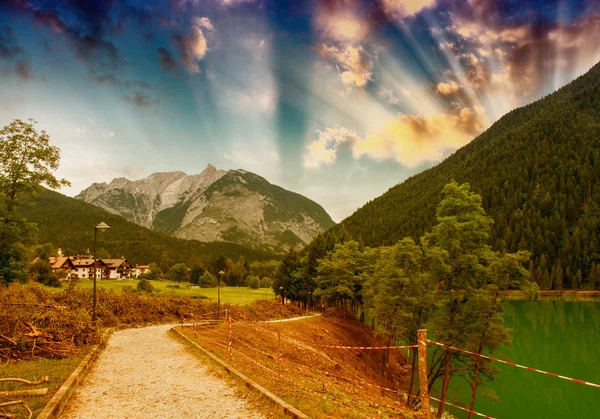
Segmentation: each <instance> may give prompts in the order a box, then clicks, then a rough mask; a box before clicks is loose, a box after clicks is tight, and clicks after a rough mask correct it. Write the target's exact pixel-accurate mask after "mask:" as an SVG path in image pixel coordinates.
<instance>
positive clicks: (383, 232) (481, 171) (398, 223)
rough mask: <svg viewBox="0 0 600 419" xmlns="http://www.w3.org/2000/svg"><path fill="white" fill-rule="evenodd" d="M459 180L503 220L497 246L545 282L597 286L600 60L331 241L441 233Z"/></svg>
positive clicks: (398, 189)
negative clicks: (524, 256) (440, 219)
mask: <svg viewBox="0 0 600 419" xmlns="http://www.w3.org/2000/svg"><path fill="white" fill-rule="evenodd" d="M453 179H454V180H456V181H457V182H459V183H463V182H468V183H470V185H471V190H472V191H474V192H476V193H478V194H480V195H481V196H482V198H483V207H484V209H485V211H486V212H487V214H489V215H490V216H491V217H492V219H493V220H494V225H493V227H492V230H491V232H490V244H491V245H492V247H493V248H494V249H495V250H500V251H502V250H506V251H510V252H515V251H517V250H529V251H530V252H531V253H532V260H531V263H530V265H529V269H530V271H531V273H532V274H533V275H534V279H535V280H536V281H537V282H538V283H539V285H540V287H541V288H542V289H560V288H562V287H565V288H577V289H585V288H592V287H594V286H595V284H596V283H598V279H599V276H600V267H598V268H596V266H597V265H599V264H600V245H599V243H598V234H599V233H600V231H599V228H598V221H599V219H600V64H597V65H596V66H594V67H593V68H592V69H591V70H590V71H589V72H588V73H587V74H585V75H583V76H581V77H579V78H578V79H576V80H575V81H573V82H572V83H570V84H569V85H567V86H565V87H563V88H561V89H560V90H558V91H557V92H555V93H553V94H551V95H549V96H547V97H545V98H543V99H541V100H539V101H537V102H535V103H533V104H530V105H528V106H525V107H522V108H519V109H516V110H514V111H512V112H510V113H509V114H507V115H505V116H504V117H503V118H501V119H500V120H499V121H497V122H496V123H495V124H494V125H493V126H492V127H491V128H489V129H488V130H487V131H485V132H484V133H483V134H481V135H480V136H479V137H478V138H476V139H475V140H474V141H472V142H471V143H470V144H468V145H467V146H465V147H463V148H461V149H460V150H458V151H457V152H456V153H454V154H453V155H452V156H450V157H449V158H447V159H446V160H445V161H443V162H442V163H440V164H439V165H438V166H436V167H433V168H431V169H429V170H426V171H425V172H422V173H420V174H418V175H416V176H414V177H412V178H409V179H407V180H406V181H405V182H403V183H401V184H399V185H397V186H395V187H393V188H391V189H390V190H389V191H388V192H386V193H385V194H384V195H382V196H381V197H379V198H377V199H375V200H373V201H371V202H369V203H367V204H366V205H365V206H364V207H362V208H361V209H359V210H358V211H356V212H355V213H354V214H353V215H352V216H350V217H348V218H347V219H345V220H344V221H343V222H342V223H341V224H340V225H338V226H336V227H334V228H333V229H332V230H330V231H329V232H328V233H327V236H328V240H325V242H330V241H331V238H332V237H336V236H340V235H342V236H346V237H349V238H354V239H357V240H359V241H360V242H362V243H363V244H364V245H368V246H380V245H391V244H394V243H396V242H397V241H398V240H400V239H402V238H403V237H412V238H414V239H418V238H419V237H421V236H422V235H423V234H424V233H425V232H427V231H430V230H431V228H432V225H433V224H434V222H435V209H436V205H437V203H438V202H439V199H440V192H441V190H442V188H443V187H444V185H445V184H446V183H448V182H449V181H450V180H453ZM326 239H327V238H326ZM319 241H320V242H321V243H323V239H322V238H319V239H318V240H316V241H315V243H317V242H319ZM313 247H314V246H313ZM312 251H314V249H313V250H312Z"/></svg>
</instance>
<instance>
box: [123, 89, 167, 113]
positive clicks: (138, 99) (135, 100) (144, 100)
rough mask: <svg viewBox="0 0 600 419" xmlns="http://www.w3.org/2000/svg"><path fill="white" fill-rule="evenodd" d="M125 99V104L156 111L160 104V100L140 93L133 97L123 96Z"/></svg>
mask: <svg viewBox="0 0 600 419" xmlns="http://www.w3.org/2000/svg"><path fill="white" fill-rule="evenodd" d="M123 99H124V100H125V102H127V103H131V104H132V105H135V106H136V107H138V108H141V109H154V108H155V107H156V106H157V105H158V104H159V103H160V99H158V98H153V97H150V96H147V95H145V94H143V93H140V92H137V93H136V94H135V95H133V96H123Z"/></svg>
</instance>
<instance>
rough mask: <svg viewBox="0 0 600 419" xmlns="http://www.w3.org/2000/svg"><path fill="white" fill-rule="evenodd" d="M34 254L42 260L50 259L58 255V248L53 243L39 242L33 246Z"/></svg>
mask: <svg viewBox="0 0 600 419" xmlns="http://www.w3.org/2000/svg"><path fill="white" fill-rule="evenodd" d="M33 254H34V255H35V257H38V258H40V259H42V260H48V259H49V258H50V257H52V256H56V249H54V246H52V244H51V243H46V244H38V245H37V246H35V247H34V248H33Z"/></svg>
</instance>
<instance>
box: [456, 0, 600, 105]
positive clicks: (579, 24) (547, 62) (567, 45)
mask: <svg viewBox="0 0 600 419" xmlns="http://www.w3.org/2000/svg"><path fill="white" fill-rule="evenodd" d="M471 3H472V4H471V6H472V7H471V8H465V9H464V10H456V11H450V16H451V19H452V24H451V25H449V26H448V27H447V28H446V30H447V33H448V34H449V36H450V38H454V37H456V38H457V41H458V42H457V43H451V42H449V44H452V45H453V47H454V48H453V50H454V53H455V54H456V56H457V57H458V60H459V62H460V64H461V66H462V68H463V71H464V77H465V78H466V79H467V81H468V82H469V83H470V84H471V87H472V88H473V89H474V90H475V91H490V90H492V91H493V90H496V91H505V92H506V93H507V94H508V95H509V96H511V97H513V98H514V99H516V103H524V102H526V101H528V100H531V99H533V98H536V97H539V95H540V94H541V93H542V92H543V91H544V90H545V89H547V88H548V76H549V74H550V73H557V74H558V75H557V74H554V77H553V78H554V83H555V84H554V85H553V86H552V87H553V88H558V87H560V85H561V84H562V83H564V82H566V81H568V80H569V79H570V78H571V77H572V75H573V74H581V73H582V72H583V71H586V70H587V69H588V68H589V67H591V65H593V64H594V63H596V62H597V61H598V59H600V44H599V43H598V33H600V15H597V14H596V15H595V14H589V15H587V16H583V17H581V18H579V19H575V20H572V21H570V22H565V23H561V22H560V21H557V22H541V23H538V22H533V23H518V22H519V20H516V22H515V20H514V19H512V20H506V19H501V18H500V17H501V16H502V15H503V14H502V13H503V10H502V7H501V5H499V4H495V3H494V2H489V1H475V0H473V1H471ZM561 74H562V75H563V76H562V80H561V81H559V79H560V75H561ZM511 103H513V101H511Z"/></svg>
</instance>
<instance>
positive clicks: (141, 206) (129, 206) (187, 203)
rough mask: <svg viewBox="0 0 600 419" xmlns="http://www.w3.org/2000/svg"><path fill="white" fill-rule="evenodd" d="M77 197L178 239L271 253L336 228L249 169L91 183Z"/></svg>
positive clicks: (318, 209)
mask: <svg viewBox="0 0 600 419" xmlns="http://www.w3.org/2000/svg"><path fill="white" fill-rule="evenodd" d="M76 198H77V199H81V200H84V201H86V202H88V203H91V204H93V205H96V206H98V207H100V208H103V209H105V210H107V211H109V212H111V213H113V214H119V215H121V216H123V217H124V218H125V219H127V220H128V221H132V222H134V223H136V224H139V225H142V226H144V227H148V228H151V229H153V230H159V231H164V232H166V233H169V234H172V235H174V236H177V237H180V238H185V239H195V240H200V241H228V242H233V243H239V244H244V245H249V246H251V247H254V248H262V249H264V250H270V251H273V250H274V251H281V250H282V249H283V248H285V247H286V246H289V245H296V244H306V243H308V242H310V241H311V240H312V238H313V237H314V236H315V235H316V234H318V233H320V232H322V231H324V230H325V229H327V228H329V227H331V226H333V225H334V223H333V221H332V220H331V218H330V217H329V215H328V214H327V213H326V212H325V210H324V209H323V208H322V207H321V206H320V205H318V204H317V203H315V202H313V201H311V200H309V199H308V198H306V197H303V196H302V195H298V194H295V193H293V192H289V191H286V190H285V189H283V188H280V187H279V186H275V185H272V184H271V183H269V182H268V181H267V180H266V179H264V178H262V177H260V176H258V175H256V174H254V173H251V172H248V171H246V170H242V169H238V170H229V171H225V170H219V169H217V168H216V167H215V166H213V165H212V164H209V165H208V166H207V167H206V168H205V169H204V170H203V171H202V172H201V173H200V174H197V175H187V174H186V173H184V172H162V173H153V174H152V175H150V176H148V177H147V178H145V179H141V180H136V181H130V180H128V179H125V178H117V179H114V180H113V181H112V182H110V184H106V183H103V184H93V185H92V186H90V187H89V188H87V189H85V190H83V191H82V192H81V193H80V194H79V195H77V196H76Z"/></svg>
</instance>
